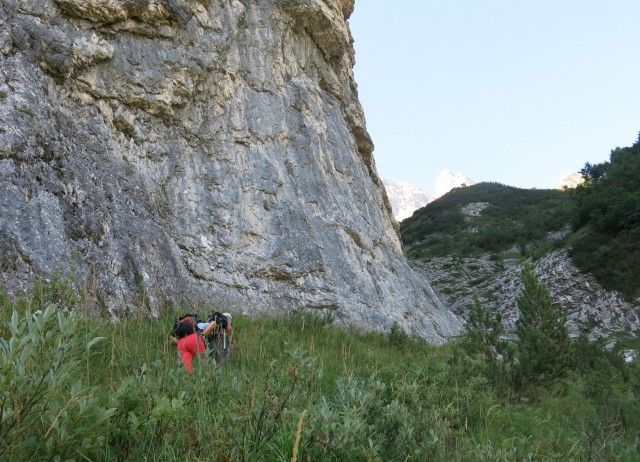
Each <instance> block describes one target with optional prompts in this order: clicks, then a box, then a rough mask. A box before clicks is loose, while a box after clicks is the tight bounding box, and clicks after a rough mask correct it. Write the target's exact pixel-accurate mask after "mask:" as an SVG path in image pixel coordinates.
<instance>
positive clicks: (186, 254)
mask: <svg viewBox="0 0 640 462" xmlns="http://www.w3.org/2000/svg"><path fill="white" fill-rule="evenodd" d="M353 6H354V5H353V0H260V1H248V0H2V2H0V257H1V271H0V275H1V276H0V282H1V283H2V284H4V285H6V286H7V287H8V288H9V289H10V290H11V291H14V292H15V291H18V290H19V289H21V288H24V287H28V285H29V284H30V283H31V282H32V281H33V278H34V277H35V276H36V275H47V274H50V273H51V272H52V271H54V270H56V269H63V270H65V271H74V272H75V275H76V276H77V277H78V278H79V279H81V280H86V281H87V287H89V288H90V290H91V291H93V292H95V294H96V295H97V296H98V298H99V299H100V300H102V301H103V302H104V303H105V305H106V306H107V307H108V308H109V310H110V312H111V313H112V314H113V315H114V316H117V315H118V313H119V312H121V311H122V310H127V309H134V308H135V309H141V308H140V296H141V293H144V298H145V306H146V307H147V309H150V310H152V311H155V310H156V309H157V307H158V305H159V304H160V303H161V302H162V301H163V300H165V299H171V300H178V301H180V300H188V301H189V302H190V303H194V304H195V303H202V304H206V305H207V306H212V305H215V306H222V307H225V308H228V309H235V310H241V311H243V312H247V313H255V312H263V311H269V310H272V311H276V312H278V311H282V310H287V309H291V308H295V307H315V308H322V309H330V310H332V311H333V312H334V316H335V317H336V319H338V320H341V321H343V322H347V323H350V324H356V325H359V326H362V327H363V328H365V329H377V328H382V329H388V327H389V326H390V325H391V323H392V322H393V321H398V322H400V324H401V325H402V326H403V327H405V328H406V329H411V330H415V331H416V332H418V333H419V334H421V335H424V336H426V337H427V338H429V339H431V340H433V341H435V342H440V341H443V340H444V338H446V337H447V336H449V335H453V334H456V333H457V332H458V331H459V329H460V324H459V322H458V319H457V318H456V317H455V316H454V315H452V314H451V313H450V312H448V311H447V310H445V309H444V308H443V307H442V306H441V305H440V303H439V301H438V299H437V298H436V297H435V295H434V293H433V291H432V290H431V287H430V286H429V284H428V283H425V282H422V281H421V280H420V278H417V277H416V276H415V275H414V273H413V272H412V271H411V270H410V269H409V267H408V265H407V263H406V261H405V259H404V257H403V250H402V247H401V244H400V241H399V238H398V232H397V224H396V223H395V220H394V219H393V217H392V216H391V210H390V206H389V203H388V200H387V198H386V195H385V193H384V188H383V187H382V184H381V181H380V179H379V177H378V175H377V173H376V168H375V163H374V159H373V156H372V152H373V144H372V142H371V139H370V137H369V135H368V134H367V131H366V127H365V119H364V115H363V112H362V108H361V106H360V104H359V101H358V97H357V89H356V84H355V82H354V78H353V73H352V67H353V64H354V50H353V46H352V37H351V34H350V31H349V26H348V21H347V19H348V17H349V15H350V14H351V12H352V9H353Z"/></svg>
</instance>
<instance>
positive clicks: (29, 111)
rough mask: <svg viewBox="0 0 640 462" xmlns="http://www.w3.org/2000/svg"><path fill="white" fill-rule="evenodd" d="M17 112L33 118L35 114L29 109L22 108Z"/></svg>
mask: <svg viewBox="0 0 640 462" xmlns="http://www.w3.org/2000/svg"><path fill="white" fill-rule="evenodd" d="M18 111H20V112H22V113H24V114H27V115H28V116H30V117H35V116H36V114H35V112H33V109H31V108H30V107H22V108H20V109H18Z"/></svg>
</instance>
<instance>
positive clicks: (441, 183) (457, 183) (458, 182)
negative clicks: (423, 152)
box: [434, 168, 476, 199]
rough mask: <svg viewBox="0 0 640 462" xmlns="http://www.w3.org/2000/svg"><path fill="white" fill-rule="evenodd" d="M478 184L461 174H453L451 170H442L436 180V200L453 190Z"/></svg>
mask: <svg viewBox="0 0 640 462" xmlns="http://www.w3.org/2000/svg"><path fill="white" fill-rule="evenodd" d="M474 184H476V182H475V181H473V180H472V179H470V178H469V177H467V176H466V175H465V174H464V173H461V172H452V171H451V170H449V169H446V168H445V169H444V170H442V171H441V172H440V173H439V174H438V177H437V178H436V195H435V197H434V199H437V198H438V197H440V196H444V195H445V194H447V193H448V192H449V191H451V190H452V189H453V188H460V187H462V186H471V185H474Z"/></svg>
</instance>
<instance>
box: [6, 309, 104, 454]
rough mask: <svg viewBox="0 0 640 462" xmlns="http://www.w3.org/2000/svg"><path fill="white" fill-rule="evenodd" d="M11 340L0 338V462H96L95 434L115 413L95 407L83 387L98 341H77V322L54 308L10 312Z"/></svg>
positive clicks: (99, 444)
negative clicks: (59, 461)
mask: <svg viewBox="0 0 640 462" xmlns="http://www.w3.org/2000/svg"><path fill="white" fill-rule="evenodd" d="M6 327H7V329H8V330H9V331H10V333H11V336H10V337H9V338H8V339H4V338H0V346H1V347H2V354H0V385H1V386H0V390H1V391H0V409H1V410H2V413H1V416H0V418H1V420H0V458H1V459H6V460H9V459H14V460H16V459H20V458H24V459H30V460H31V459H39V458H41V457H49V458H53V456H56V457H61V456H63V455H64V456H65V457H66V458H75V457H78V456H82V457H85V458H86V457H95V456H96V455H97V454H98V453H99V451H100V450H101V449H102V448H104V445H105V438H104V436H103V435H102V434H101V432H100V430H99V428H100V426H101V425H103V424H106V423H108V421H109V419H110V417H111V416H112V415H113V413H114V411H115V409H106V408H104V407H102V406H100V404H99V402H98V400H97V399H96V398H95V396H94V392H95V390H94V389H92V388H90V387H86V386H84V385H83V384H82V380H81V377H82V373H81V369H82V364H83V360H84V359H85V358H87V355H88V354H89V350H90V348H91V347H92V346H93V345H95V344H96V343H97V342H99V341H100V340H102V338H100V337H95V338H92V339H91V340H89V341H86V340H85V339H84V338H83V337H81V336H78V335H76V334H77V329H78V321H77V319H76V318H75V317H74V316H72V315H70V316H69V315H65V314H64V313H63V312H62V311H60V310H58V308H57V307H56V306H55V305H49V306H47V307H46V309H45V310H44V312H37V313H33V314H32V313H31V312H30V311H27V312H25V313H24V315H22V316H21V315H19V314H18V313H17V312H16V311H14V312H13V314H12V316H11V320H10V321H9V322H7V323H6Z"/></svg>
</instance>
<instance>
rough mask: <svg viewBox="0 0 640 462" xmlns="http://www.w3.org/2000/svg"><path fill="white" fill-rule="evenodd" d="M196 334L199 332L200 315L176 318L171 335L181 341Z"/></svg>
mask: <svg viewBox="0 0 640 462" xmlns="http://www.w3.org/2000/svg"><path fill="white" fill-rule="evenodd" d="M196 332H198V315H197V314H185V315H184V316H182V317H180V318H176V320H175V322H174V323H173V329H172V331H171V335H172V336H173V337H176V338H177V339H181V338H184V337H186V336H187V335H191V334H194V333H196Z"/></svg>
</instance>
